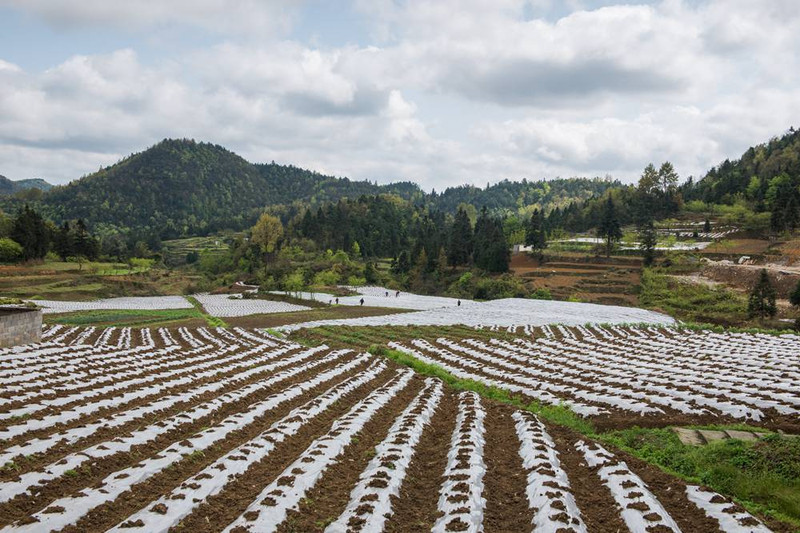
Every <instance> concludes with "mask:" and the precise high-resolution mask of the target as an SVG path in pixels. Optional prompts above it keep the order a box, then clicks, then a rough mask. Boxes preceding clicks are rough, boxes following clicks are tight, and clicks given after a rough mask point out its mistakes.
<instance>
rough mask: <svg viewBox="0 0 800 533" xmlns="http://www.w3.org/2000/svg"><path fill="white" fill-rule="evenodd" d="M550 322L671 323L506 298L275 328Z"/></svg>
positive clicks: (627, 310)
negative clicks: (411, 311)
mask: <svg viewBox="0 0 800 533" xmlns="http://www.w3.org/2000/svg"><path fill="white" fill-rule="evenodd" d="M554 322H558V323H561V324H570V325H579V324H585V323H587V322H596V323H606V324H625V323H651V324H672V323H674V320H673V319H672V318H671V317H669V316H667V315H663V314H661V313H656V312H654V311H647V310H645V309H637V308H635V307H622V306H615V305H597V304H587V303H576V302H558V301H550V300H525V299H521V298H506V299H503V300H492V301H490V302H468V303H464V304H462V305H461V306H460V307H459V306H456V307H445V308H439V309H431V310H427V311H418V312H416V313H402V314H394V315H383V316H372V317H364V318H352V319H341V320H319V321H316V322H304V323H300V324H292V325H289V326H284V327H282V328H279V329H282V330H285V331H294V330H297V329H301V328H313V327H317V326H453V325H457V324H462V325H465V326H486V325H497V326H505V327H509V326H515V325H519V324H527V325H533V326H540V325H544V324H552V323H554Z"/></svg>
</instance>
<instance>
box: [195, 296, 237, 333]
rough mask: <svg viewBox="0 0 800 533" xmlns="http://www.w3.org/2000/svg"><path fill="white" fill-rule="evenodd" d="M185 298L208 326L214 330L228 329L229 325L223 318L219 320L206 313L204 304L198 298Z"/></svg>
mask: <svg viewBox="0 0 800 533" xmlns="http://www.w3.org/2000/svg"><path fill="white" fill-rule="evenodd" d="M184 298H186V300H187V301H188V302H189V303H190V304H192V305H193V306H194V308H195V309H197V311H199V312H200V315H201V318H203V319H204V320H205V321H206V322H207V323H208V325H209V326H211V327H212V328H227V327H228V324H226V323H225V321H224V320H222V319H221V318H219V317H217V316H211V315H209V314H208V313H207V312H206V310H205V309H204V308H203V304H201V303H200V302H199V301H198V300H197V298H195V297H194V296H184Z"/></svg>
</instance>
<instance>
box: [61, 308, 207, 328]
mask: <svg viewBox="0 0 800 533" xmlns="http://www.w3.org/2000/svg"><path fill="white" fill-rule="evenodd" d="M191 319H200V320H204V319H205V316H204V315H203V314H202V313H200V312H199V311H197V310H196V309H152V310H151V309H142V310H139V309H130V310H126V309H115V310H97V311H77V312H74V313H64V314H57V315H48V317H47V322H48V323H53V324H64V325H67V326H89V325H102V326H115V327H143V326H163V325H169V324H170V323H174V322H179V321H183V320H191Z"/></svg>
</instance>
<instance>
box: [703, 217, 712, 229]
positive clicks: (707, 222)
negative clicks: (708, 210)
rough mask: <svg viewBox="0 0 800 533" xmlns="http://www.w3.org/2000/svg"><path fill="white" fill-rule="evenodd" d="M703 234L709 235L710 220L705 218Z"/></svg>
mask: <svg viewBox="0 0 800 533" xmlns="http://www.w3.org/2000/svg"><path fill="white" fill-rule="evenodd" d="M703 232H704V233H711V220H709V218H708V216H706V221H705V222H704V223H703Z"/></svg>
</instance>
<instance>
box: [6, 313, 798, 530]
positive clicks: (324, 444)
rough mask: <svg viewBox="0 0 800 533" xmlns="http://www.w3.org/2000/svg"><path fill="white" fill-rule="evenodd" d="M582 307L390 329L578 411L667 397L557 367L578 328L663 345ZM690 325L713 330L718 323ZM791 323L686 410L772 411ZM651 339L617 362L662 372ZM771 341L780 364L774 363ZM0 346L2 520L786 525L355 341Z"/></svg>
mask: <svg viewBox="0 0 800 533" xmlns="http://www.w3.org/2000/svg"><path fill="white" fill-rule="evenodd" d="M584 329H585V333H583V332H582V331H581V330H580V329H578V328H571V329H567V328H563V330H562V329H557V330H555V331H554V330H549V331H551V333H552V335H551V336H546V335H544V334H543V331H544V330H543V329H536V330H529V332H532V333H534V334H535V335H536V340H535V341H533V340H532V339H525V338H521V339H520V341H519V343H518V345H517V344H512V345H510V346H505V345H502V344H497V345H495V344H494V343H491V344H490V345H488V346H482V345H479V344H476V343H473V342H469V341H468V340H457V341H448V340H446V339H442V341H441V342H439V341H437V344H436V345H433V344H431V345H430V346H429V345H425V344H421V343H416V342H414V341H408V342H407V344H406V343H403V344H402V346H400V345H398V348H401V349H406V350H408V351H412V350H413V351H415V353H417V352H418V355H419V356H420V357H430V358H431V359H437V360H441V361H442V362H443V363H445V362H447V364H448V365H451V366H452V367H453V368H452V370H453V372H454V373H456V371H457V370H458V369H460V368H462V367H463V368H464V369H469V370H464V371H465V372H466V371H469V372H474V373H476V374H478V373H481V372H484V370H485V371H486V375H485V376H484V379H486V380H487V381H488V380H489V379H493V380H498V381H502V384H504V386H511V385H514V386H519V387H523V388H525V390H524V391H523V393H524V394H531V395H532V396H534V395H535V396H536V397H539V398H541V399H542V401H548V399H549V398H550V396H548V395H552V396H554V397H555V396H559V395H560V396H559V397H564V398H569V399H571V401H572V403H573V405H574V406H575V407H576V408H578V409H582V407H581V406H584V407H585V409H584V411H585V414H587V415H590V416H604V412H603V411H604V410H607V411H608V412H609V414H610V413H611V411H612V410H619V411H622V412H626V409H630V408H632V409H633V411H632V412H633V413H635V416H641V417H648V416H667V415H670V414H671V411H667V410H666V409H667V406H666V403H665V402H660V401H655V400H652V399H650V397H649V396H648V395H651V394H652V395H653V396H655V397H661V396H660V395H659V394H661V392H660V391H647V390H646V389H641V390H640V389H637V388H635V387H634V388H631V387H624V386H623V385H621V384H617V382H616V381H615V380H620V381H624V380H629V379H630V376H627V375H625V374H623V373H622V370H621V369H620V372H619V373H616V372H608V373H607V374H608V375H607V376H606V375H605V374H600V372H599V370H597V369H593V370H592V372H593V373H597V374H598V375H599V376H602V377H603V379H605V378H606V377H607V378H608V379H606V380H605V381H600V383H602V385H601V386H602V387H604V388H603V389H602V390H600V389H597V390H596V389H594V388H592V387H591V386H589V385H585V386H580V385H579V384H578V383H573V382H571V381H569V380H568V379H567V378H568V376H570V375H571V372H572V369H573V368H575V369H579V368H582V367H580V364H582V363H580V361H581V360H580V359H579V357H578V356H579V355H580V354H581V353H582V350H586V349H589V347H591V349H593V350H595V352H596V353H597V355H598V357H601V358H602V359H601V361H603V368H605V367H608V368H609V369H614V368H615V367H614V366H613V365H611V361H613V359H614V353H613V350H612V348H613V347H615V346H624V342H630V343H636V344H640V345H642V346H645V347H650V346H652V349H654V350H655V349H656V347H657V346H659V345H669V344H670V339H672V338H673V337H671V336H670V333H669V332H668V331H664V330H657V329H652V330H650V329H644V330H628V329H622V328H614V329H609V330H600V329H597V330H596V331H594V328H593V329H592V330H589V329H586V328H584ZM601 331H602V332H601ZM625 333H627V335H625ZM568 334H572V335H573V337H569V335H568ZM609 337H613V338H609ZM698 337H702V339H706V343H707V344H708V345H709V347H708V350H709V351H712V345H714V343H716V342H718V341H719V342H722V341H725V340H726V339H725V338H721V339H717V338H716V337H714V336H713V335H710V334H698ZM702 339H701V338H698V339H696V342H695V345H699V344H700V343H701V341H702ZM568 341H570V342H568ZM573 341H574V343H577V344H573ZM476 342H477V341H476ZM728 342H729V345H726V346H724V347H722V348H719V349H718V350H717V351H719V352H722V351H723V350H728V351H730V350H731V349H732V348H734V347H739V346H742V347H743V348H742V350H743V351H745V349H746V351H752V352H753V353H752V354H751V356H752V358H753V359H759V358H760V357H762V356H761V355H759V354H758V353H756V352H757V351H758V350H759V349H761V350H762V351H764V350H765V349H766V348H763V346H765V344H764V343H766V342H767V341H766V340H763V339H760V338H756V339H755V340H754V339H750V338H747V339H738V338H731V339H728ZM796 342H797V340H796V339H795V338H787V339H783V338H780V339H778V340H775V341H774V345H770V346H769V350H773V349H777V348H781V349H783V350H784V351H783V352H780V355H776V356H775V361H761V360H760V359H759V360H760V361H761V365H760V368H761V369H762V371H761V373H755V372H754V373H753V374H752V375H749V376H748V375H746V374H744V371H745V370H747V369H749V370H750V371H754V370H755V369H754V367H753V366H752V365H750V366H748V364H749V363H747V362H745V363H742V364H741V365H739V367H737V370H736V371H737V372H742V374H741V376H740V377H741V379H744V380H749V381H747V387H746V390H742V391H740V390H738V389H737V388H736V387H735V385H734V384H730V383H728V382H727V381H725V379H724V378H721V379H722V381H721V382H720V383H719V384H718V385H717V388H718V389H719V390H721V391H722V392H720V393H719V394H711V392H710V391H708V390H702V391H700V390H698V391H694V392H687V395H686V397H685V398H683V401H684V402H685V405H686V406H687V410H688V409H689V408H690V407H691V408H692V409H695V408H696V409H698V410H700V409H707V410H708V413H694V412H687V413H681V414H682V415H683V414H685V415H687V416H689V415H691V416H695V415H697V416H706V415H708V416H715V417H721V418H725V417H730V418H734V419H738V415H739V414H742V415H743V416H744V417H754V416H757V415H758V414H759V413H760V415H761V416H762V417H764V418H766V417H770V416H778V415H779V414H781V410H788V409H789V408H792V409H793V407H791V406H794V405H795V404H794V399H795V396H794V393H793V392H792V391H785V395H784V396H781V397H780V400H776V401H775V403H774V404H769V405H767V404H763V403H762V400H763V398H762V397H764V396H766V395H767V394H770V395H772V394H783V393H782V392H781V391H782V390H783V389H782V388H781V387H782V386H781V385H776V383H779V384H781V383H785V382H788V380H789V379H793V377H794V374H792V373H793V372H795V370H796V364H797V359H796V357H797V356H796V355H792V350H795V343H796ZM581 343H583V344H581ZM674 344H678V343H677V342H675V343H674ZM714 346H715V345H714ZM759 346H762V347H761V348H759ZM545 347H552V349H553V350H562V356H561V360H560V362H561V368H557V369H554V370H553V371H554V372H555V371H558V372H560V375H562V377H563V379H562V380H561V381H559V382H558V383H556V382H555V380H553V381H552V382H548V383H552V384H553V387H551V386H544V384H545V383H546V382H545V381H544V380H542V381H541V382H540V383H538V384H537V385H538V386H537V387H535V386H534V384H533V382H530V383H528V382H527V381H522V380H521V378H523V377H524V378H525V379H526V380H527V379H528V377H531V376H533V373H528V372H525V371H524V369H522V368H517V367H516V366H514V365H519V364H521V362H522V359H525V361H526V362H525V365H528V364H531V365H532V364H534V362H535V361H541V364H542V365H549V364H550V363H549V362H548V361H549V359H548V358H550V356H551V353H549V352H548V350H546V349H544V348H545ZM714 349H716V348H714ZM526 350H527V351H530V353H528V352H527V351H526ZM536 350H538V351H536ZM445 353H447V354H453V355H454V357H455V358H456V359H457V360H459V361H465V362H466V361H475V362H476V364H479V365H480V368H478V367H475V368H472V367H471V366H470V365H468V364H463V365H462V364H461V363H456V362H455V361H451V360H450V359H449V358H450V357H451V356H450V355H447V357H445V356H444V355H442V354H445ZM793 353H794V354H796V353H797V351H796V350H795V351H794V352H793ZM648 357H649V355H647V352H645V354H644V355H642V358H641V361H635V363H636V364H635V365H633V366H632V368H631V370H630V372H632V373H637V372H651V373H652V376H653V380H654V382H655V378H656V377H658V376H661V374H660V372H661V370H660V367H659V366H658V364H657V362H656V361H650V360H649V359H648ZM748 357H750V356H748ZM439 358H441V359H439ZM715 358H716V359H715ZM779 358H784V361H785V366H786V368H784V369H783V372H784V374H785V375H783V376H781V375H778V374H777V372H778V371H779V370H777V369H776V370H775V372H773V369H772V366H773V365H776V364H777V362H778V359H779ZM745 359H747V358H745ZM718 360H719V361H725V364H731V365H733V364H734V361H727V360H725V359H724V354H722V353H718V354H714V355H713V356H712V358H711V359H710V360H709V361H700V362H698V365H704V364H709V365H713V364H717V363H715V361H718ZM0 361H2V366H1V367H0V384H2V390H1V391H0V439H2V441H0V463H2V464H4V465H5V466H4V467H3V469H2V478H0V480H1V481H2V483H1V484H0V527H1V528H2V531H31V532H33V531H36V532H39V531H58V530H63V531H107V530H112V531H123V530H124V531H142V532H154V531H170V530H173V531H231V532H234V531H235V532H241V531H282V532H289V531H329V532H343V531H354V532H359V531H360V532H366V531H395V532H399V531H473V532H477V531H487V532H509V531H534V530H535V531H552V532H555V531H563V532H568V531H572V532H581V531H601V532H604V531H624V530H630V531H653V532H658V531H687V532H688V531H692V532H695V531H699V532H706V531H709V532H710V531H720V530H723V531H769V530H770V529H771V530H776V531H788V530H789V529H788V528H786V527H785V526H782V525H781V524H779V523H777V522H773V521H769V522H768V523H764V522H762V521H761V520H759V519H757V518H756V517H754V516H752V515H751V514H749V513H747V512H746V511H745V510H744V509H743V508H741V507H739V506H738V505H735V504H732V503H731V502H729V501H728V500H727V499H726V498H724V497H722V496H721V495H719V494H715V493H713V492H709V491H707V490H705V489H704V488H702V487H699V486H694V485H691V486H687V485H686V484H685V483H683V482H681V481H679V480H677V479H676V478H673V477H671V476H668V475H667V474H664V473H663V472H661V471H660V470H658V469H656V468H654V467H652V466H650V465H648V464H646V463H643V462H642V461H639V460H637V459H636V458H634V457H631V456H628V455H626V454H624V453H622V452H616V451H613V450H610V449H608V448H606V447H604V446H601V445H600V444H598V443H596V442H594V441H592V440H590V439H588V438H587V437H585V436H583V435H580V434H578V433H576V432H574V431H572V430H570V429H567V428H565V427H561V426H557V425H554V424H551V423H549V422H546V421H545V420H543V419H540V418H539V417H537V416H536V415H535V414H533V413H531V412H529V411H525V410H520V409H517V408H514V407H512V406H510V405H506V404H502V403H498V402H495V401H491V400H487V399H485V398H482V397H480V396H478V395H477V394H475V393H473V392H469V391H457V390H454V389H452V388H450V387H449V386H447V385H445V384H444V383H443V382H441V381H439V380H438V379H435V378H431V377H423V376H421V375H417V374H415V373H414V372H413V371H412V370H410V369H408V368H405V367H400V366H398V365H396V364H395V363H394V362H392V361H391V360H389V359H386V358H383V357H380V356H374V355H370V354H365V353H359V352H356V351H352V350H346V349H336V350H334V349H330V348H328V347H327V346H325V345H322V346H318V347H314V348H308V347H305V346H302V345H300V344H296V343H292V342H287V341H285V340H281V339H277V338H275V337H272V336H270V335H267V334H266V333H264V332H261V331H256V330H245V329H239V328H234V329H204V328H198V329H191V330H189V329H186V328H179V329H172V330H168V329H155V330H148V329H141V330H131V329H127V328H122V329H115V328H107V329H102V328H67V327H63V326H53V327H49V328H47V329H46V331H45V332H44V339H43V341H42V343H40V344H37V345H30V346H25V347H18V348H15V349H8V350H3V351H0ZM448 361H449V362H448ZM573 361H574V364H573ZM606 361H608V364H605V362H606ZM662 362H663V361H662ZM719 364H721V363H719ZM443 366H444V364H443ZM596 366H598V368H599V367H600V366H601V365H600V364H598V365H596ZM489 369H497V373H492V374H490V373H489V372H488V370H489ZM544 369H546V367H545V366H542V368H541V369H537V372H539V373H540V374H543V372H542V371H543V370H544ZM676 369H677V370H676V372H681V373H682V374H685V378H686V381H685V382H686V383H687V384H688V385H686V387H687V388H688V389H689V390H692V389H691V387H695V386H696V387H698V388H700V387H710V386H711V385H710V384H703V383H702V382H700V381H699V380H700V379H701V378H702V377H703V373H702V369H701V368H700V367H699V366H698V368H694V367H692V366H691V364H690V363H689V362H686V363H685V364H682V365H676ZM458 371H460V370H458ZM789 374H791V375H789ZM480 375H482V376H483V374H480ZM737 375H738V374H737ZM668 378H669V376H666V377H664V379H665V380H668ZM531 379H533V378H531ZM583 379H585V380H586V381H589V380H590V378H589V377H588V376H587V375H584V376H583ZM692 380H698V381H697V383H696V384H695V382H693V381H692ZM515 384H516V385H515ZM556 384H557V385H558V386H559V387H564V388H563V389H561V388H554V387H555V385H556ZM663 386H664V390H665V391H672V388H671V385H670V384H668V383H666V384H664V385H663ZM726 387H729V389H728V388H726ZM675 389H676V390H685V389H684V388H683V385H681V386H675ZM629 390H630V391H640V392H642V394H643V396H633V395H632V394H631V393H630V392H627V391H629ZM663 394H667V392H664V393H663ZM678 397H679V396H678V395H675V398H678ZM698 398H707V399H708V401H709V402H710V403H708V404H705V403H702V402H699V401H698V400H697V399H698ZM723 398H726V399H725V400H723ZM623 399H624V401H623ZM670 401H672V400H670ZM723 401H727V402H729V403H730V409H727V408H725V409H723V408H722V405H723V404H722V403H720V402H723ZM754 402H755V403H754ZM679 404H680V402H679ZM725 405H728V404H725ZM745 407H746V408H745ZM659 409H660V410H661V411H663V412H658V411H657V410H659ZM787 416H788V415H787Z"/></svg>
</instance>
